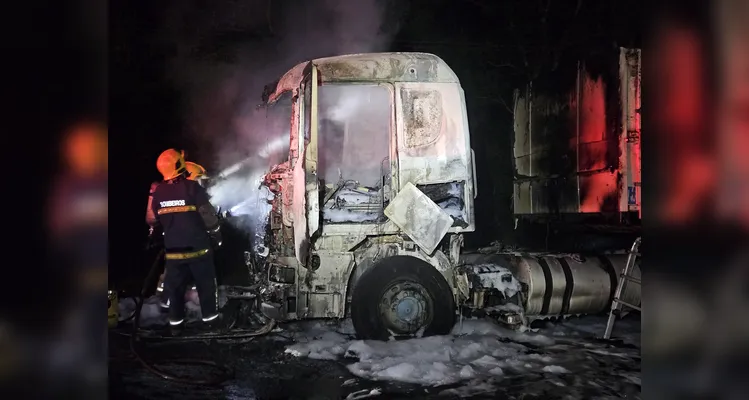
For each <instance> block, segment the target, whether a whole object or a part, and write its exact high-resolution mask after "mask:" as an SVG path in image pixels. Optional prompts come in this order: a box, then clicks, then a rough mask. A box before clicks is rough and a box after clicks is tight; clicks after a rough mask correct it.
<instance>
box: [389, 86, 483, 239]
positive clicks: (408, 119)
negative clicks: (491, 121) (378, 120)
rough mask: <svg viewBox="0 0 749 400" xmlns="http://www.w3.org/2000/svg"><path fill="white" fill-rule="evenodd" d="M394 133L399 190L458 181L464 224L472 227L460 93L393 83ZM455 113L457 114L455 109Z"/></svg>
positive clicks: (453, 88)
mask: <svg viewBox="0 0 749 400" xmlns="http://www.w3.org/2000/svg"><path fill="white" fill-rule="evenodd" d="M395 86H396V115H399V116H402V118H398V119H397V120H396V135H397V138H396V140H397V147H398V167H399V169H398V173H399V177H398V181H399V184H400V188H401V189H402V188H404V187H405V185H406V184H408V183H412V184H414V185H418V186H425V185H433V184H444V183H450V182H463V185H464V190H463V194H462V196H463V198H462V199H461V200H462V203H463V205H464V216H465V221H464V222H465V224H459V225H455V226H454V227H452V228H451V232H457V231H473V230H474V226H475V223H474V210H473V198H474V195H473V194H474V187H473V184H474V177H473V164H472V160H471V148H470V138H469V133H468V118H467V114H466V110H465V102H464V97H463V91H462V89H461V88H460V86H459V85H456V84H448V83H430V84H423V83H397V84H396V85H395ZM458 110H459V112H456V111H458Z"/></svg>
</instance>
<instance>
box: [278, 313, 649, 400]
mask: <svg viewBox="0 0 749 400" xmlns="http://www.w3.org/2000/svg"><path fill="white" fill-rule="evenodd" d="M620 322H624V321H620ZM600 323H601V321H600V318H599V317H592V318H590V319H586V318H578V319H572V320H570V321H567V322H564V323H562V324H551V323H549V326H548V327H546V328H542V329H541V330H539V332H540V334H534V333H530V332H517V331H513V330H509V329H507V328H504V327H502V326H500V325H498V324H497V323H495V322H493V321H490V320H486V319H482V320H473V319H472V320H463V321H462V322H459V323H458V324H456V325H455V327H454V328H453V330H452V332H451V334H450V335H445V336H432V337H426V338H418V339H410V340H401V341H388V342H381V341H369V340H365V341H362V340H353V326H352V325H351V323H350V320H345V321H344V322H343V323H342V324H340V325H331V324H330V323H326V322H318V321H314V322H312V321H310V322H306V323H302V324H296V325H295V327H294V328H289V329H290V330H287V331H286V332H285V334H286V338H290V339H293V340H294V341H295V342H296V343H294V344H292V345H290V346H287V348H286V353H287V354H290V355H293V356H296V357H308V358H313V359H321V360H341V361H343V362H345V363H347V368H348V370H349V371H350V372H351V373H352V374H353V375H355V376H357V377H359V378H363V379H367V380H373V381H394V382H404V383H413V384H419V385H423V386H427V387H429V386H431V387H434V386H443V385H452V384H459V385H460V386H458V387H456V388H452V389H447V390H442V391H441V392H440V393H442V394H450V395H459V396H473V395H478V394H482V393H495V392H496V390H497V388H498V387H501V385H502V380H503V379H504V378H505V377H507V376H512V375H542V376H543V377H544V378H543V379H544V381H545V382H547V383H548V384H553V385H554V386H557V387H565V386H568V385H569V379H570V378H565V377H569V376H573V377H574V376H575V374H577V373H582V372H585V371H587V370H589V369H593V370H594V373H602V372H600V369H599V365H598V362H597V361H595V360H594V358H605V359H608V360H610V361H616V360H617V359H625V358H628V357H629V358H631V357H633V356H634V357H637V356H639V350H637V349H629V350H627V349H616V348H612V347H610V346H607V345H605V344H597V343H593V342H590V341H588V339H587V338H588V337H590V336H600V335H601V334H602V333H603V330H602V329H601V330H600V331H599V330H596V329H597V328H599V326H600ZM303 324H306V326H305V327H301V326H302V325H303ZM622 325H624V324H622ZM638 331H639V329H638ZM587 332H591V334H587V335H586V333H587ZM615 333H616V331H615ZM619 333H620V334H621V333H622V331H621V330H619ZM627 335H633V334H627ZM583 336H585V337H583ZM604 373H605V372H604ZM616 379H617V380H619V381H621V383H622V384H624V383H627V382H629V383H631V384H637V385H639V373H630V375H628V376H626V378H622V377H617V378H616ZM609 386H610V383H609Z"/></svg>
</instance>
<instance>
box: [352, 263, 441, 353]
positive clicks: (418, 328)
mask: <svg viewBox="0 0 749 400" xmlns="http://www.w3.org/2000/svg"><path fill="white" fill-rule="evenodd" d="M351 320H352V322H353V324H354V329H355V330H356V334H357V336H358V337H359V338H360V339H373V340H388V339H389V338H390V337H393V336H395V337H416V336H419V335H423V336H431V335H446V334H448V333H450V330H452V328H453V326H454V325H455V300H454V299H453V293H452V290H451V289H450V285H449V284H448V283H447V281H446V280H445V278H444V277H443V276H442V274H440V273H439V271H437V270H436V269H435V268H434V267H433V266H431V265H429V264H428V263H426V262H425V261H423V260H420V259H418V258H415V257H409V256H395V257H389V258H386V259H384V260H381V261H379V262H377V263H376V264H374V265H373V266H371V267H370V268H369V269H368V270H367V271H366V272H364V274H362V276H361V277H360V278H359V280H358V281H357V283H356V286H355V287H354V293H353V295H352V297H351Z"/></svg>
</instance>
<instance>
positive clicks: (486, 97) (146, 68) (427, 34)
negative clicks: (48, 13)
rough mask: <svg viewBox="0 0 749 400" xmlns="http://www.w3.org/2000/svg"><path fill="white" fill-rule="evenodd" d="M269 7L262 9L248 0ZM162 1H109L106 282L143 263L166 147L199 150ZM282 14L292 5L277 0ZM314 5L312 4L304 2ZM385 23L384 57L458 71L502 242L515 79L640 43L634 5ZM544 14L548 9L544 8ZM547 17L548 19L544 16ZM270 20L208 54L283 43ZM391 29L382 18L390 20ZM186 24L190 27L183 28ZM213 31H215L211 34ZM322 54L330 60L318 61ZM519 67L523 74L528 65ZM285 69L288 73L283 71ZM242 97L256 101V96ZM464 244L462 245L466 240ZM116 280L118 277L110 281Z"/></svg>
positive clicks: (485, 7) (492, 223)
mask: <svg viewBox="0 0 749 400" xmlns="http://www.w3.org/2000/svg"><path fill="white" fill-rule="evenodd" d="M256 1H257V2H263V3H265V2H267V0H256ZM175 2H177V3H179V2H180V0H173V1H171V2H170V1H162V2H130V1H124V0H118V1H114V2H112V3H110V72H109V74H110V89H109V94H110V108H109V109H110V138H111V139H110V166H111V169H110V171H111V172H110V182H111V183H110V201H112V202H114V201H116V204H117V210H115V209H114V207H113V208H112V210H111V211H112V212H111V213H110V232H111V233H110V235H111V236H110V260H111V261H110V275H115V276H116V275H119V274H121V273H122V272H121V271H124V270H131V271H140V272H138V274H142V273H144V272H142V271H145V270H146V269H147V268H148V266H147V264H148V262H147V260H144V254H143V253H144V252H143V251H142V249H143V245H144V243H145V238H146V232H147V228H146V226H145V224H144V222H143V213H144V207H145V202H146V196H147V190H148V187H149V184H150V182H151V181H153V180H156V179H158V173H157V171H156V168H155V161H156V157H157V156H158V154H159V153H160V152H161V151H162V150H164V149H166V148H168V147H177V148H184V149H186V150H187V152H188V154H190V153H194V152H197V153H199V149H196V148H195V142H194V140H192V138H191V137H189V135H187V134H185V133H184V132H185V131H186V130H185V126H184V124H183V121H184V120H185V118H184V115H182V114H181V113H182V112H183V108H181V106H180V104H181V103H180V102H184V98H185V95H186V94H185V93H183V92H180V90H179V89H178V88H177V87H175V85H174V84H173V81H170V80H169V79H168V75H169V74H171V73H173V71H170V69H169V68H168V67H167V61H168V60H169V58H170V56H171V54H172V53H173V48H170V47H169V46H168V45H164V42H163V41H159V40H158V39H159V38H160V35H161V33H160V32H162V31H161V30H160V29H162V27H163V25H164V23H165V22H164V18H165V15H166V12H165V10H164V8H163V7H164V5H165V4H168V3H173V4H175ZM223 2H225V1H224V0H215V1H202V2H201V1H197V2H192V3H196V4H198V5H200V7H199V8H196V9H195V10H197V11H196V12H194V15H196V16H197V17H195V18H199V19H203V20H205V18H209V16H210V15H211V12H212V11H211V10H212V8H213V7H214V6H215V4H217V3H223ZM273 2H274V5H273V6H274V11H275V12H276V13H283V12H284V10H286V7H288V6H289V4H291V3H292V2H291V1H282V0H273ZM307 3H308V7H309V6H310V4H313V5H314V4H317V3H316V2H315V1H311V0H310V1H309V2H307ZM390 3H392V4H397V5H398V7H397V8H391V10H390V11H389V14H390V15H391V16H400V18H397V20H398V21H400V29H399V31H398V33H397V35H395V37H394V38H393V41H392V44H391V46H390V48H389V50H391V51H423V52H430V53H434V54H437V55H438V56H440V57H441V58H443V59H444V60H445V61H446V62H447V63H448V64H449V65H450V66H451V67H452V68H453V69H454V70H455V72H456V73H457V74H458V76H459V77H460V79H461V82H462V85H463V88H464V90H465V92H466V101H467V103H468V119H469V124H470V129H471V140H472V147H473V148H474V149H475V150H476V157H477V169H478V180H479V186H480V189H479V193H480V196H479V199H478V200H477V202H478V203H477V215H476V217H477V221H479V223H480V224H479V226H478V230H479V235H476V237H477V238H481V239H482V241H484V242H488V241H490V240H492V239H494V238H501V237H502V236H503V235H506V230H504V231H503V229H502V228H501V227H502V226H509V225H511V218H510V206H511V203H510V201H511V194H512V185H511V179H512V175H511V164H510V157H511V154H512V153H511V151H512V150H511V147H510V146H511V139H510V134H511V131H512V124H511V115H510V113H509V112H508V111H507V109H506V107H505V105H504V104H503V101H504V103H507V104H510V102H511V98H512V97H511V91H512V89H513V88H515V87H517V86H519V85H521V84H522V83H523V81H524V80H525V79H526V78H527V77H530V76H533V75H534V74H537V73H539V72H541V71H543V70H545V69H547V68H549V67H550V66H551V65H553V64H554V58H555V57H559V58H560V59H566V58H568V57H575V56H576V54H580V53H582V52H585V53H588V54H589V53H591V52H597V51H598V52H600V51H603V50H607V49H608V50H610V49H612V48H614V47H615V46H616V45H625V46H626V45H632V44H635V45H639V35H640V29H641V22H640V21H641V20H642V18H641V17H640V16H641V14H640V13H641V10H642V2H641V1H600V0H581V1H579V2H578V1H577V0H567V1H543V0H541V1H539V0H511V1H491V0H489V1H479V0H462V1H461V0H410V1H407V0H402V1H400V2H398V1H393V0H390ZM546 7H548V11H544V9H545V8H546ZM544 16H545V17H544ZM282 17H283V16H278V15H274V16H272V17H271V21H272V22H273V23H272V24H271V25H272V27H271V28H270V29H269V28H268V27H267V25H266V26H265V27H262V26H261V27H259V28H256V29H254V30H253V31H251V32H236V31H235V32H232V36H227V35H216V36H215V38H214V39H212V40H208V41H207V42H205V43H206V46H208V47H211V46H215V48H216V49H224V50H226V49H227V47H228V49H229V50H228V53H231V49H232V45H233V44H232V43H229V44H227V42H229V41H230V39H231V40H235V41H239V42H244V43H245V44H247V43H249V42H252V41H253V40H254V41H258V42H260V41H262V42H263V43H273V41H274V40H276V39H275V38H276V37H278V36H281V35H283V32H279V30H280V28H279V27H278V24H276V23H275V20H276V19H278V18H282ZM391 22H392V18H391V21H388V23H391ZM187 25H188V26H189V23H188V24H187ZM219 30H220V27H219ZM325 55H327V54H325ZM526 60H527V66H526V63H525V61H526ZM292 66H293V65H288V68H290V67H292ZM249 95H250V96H255V97H257V98H258V99H259V98H260V93H251V94H249ZM469 242H470V239H469ZM118 271H120V272H118Z"/></svg>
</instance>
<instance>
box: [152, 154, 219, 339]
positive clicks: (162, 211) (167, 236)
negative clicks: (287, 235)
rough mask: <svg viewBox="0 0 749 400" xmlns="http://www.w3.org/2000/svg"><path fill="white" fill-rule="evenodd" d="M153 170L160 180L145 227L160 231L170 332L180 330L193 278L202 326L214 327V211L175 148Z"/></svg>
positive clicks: (216, 225) (216, 318)
mask: <svg viewBox="0 0 749 400" xmlns="http://www.w3.org/2000/svg"><path fill="white" fill-rule="evenodd" d="M156 168H157V169H158V170H159V172H160V173H161V175H162V176H163V177H164V180H163V182H161V183H159V185H158V186H157V187H156V189H155V190H154V192H153V200H152V207H151V212H150V213H148V223H149V225H155V224H156V223H158V224H159V225H161V227H162V229H163V231H164V249H165V251H166V254H165V259H166V262H165V270H166V274H165V279H166V282H165V286H166V287H167V288H168V289H169V290H168V292H169V306H170V307H169V325H170V326H171V328H172V331H173V333H178V332H179V331H180V328H181V327H182V326H183V325H184V318H185V291H186V289H187V285H188V282H189V281H190V278H192V279H194V280H195V284H196V287H197V290H198V296H199V297H200V308H201V312H202V315H203V321H204V322H206V323H208V325H209V326H212V327H216V326H218V325H219V324H220V323H221V318H220V317H219V312H218V292H217V287H216V270H215V267H214V264H213V249H212V247H213V246H212V242H213V243H218V245H220V243H221V231H220V224H219V219H218V217H217V215H216V214H217V213H216V209H215V208H214V207H213V205H211V203H210V201H209V198H208V193H207V192H206V190H205V189H204V188H203V187H202V186H200V184H198V183H197V182H196V181H192V180H189V179H187V169H186V163H185V160H184V156H183V154H182V153H180V152H178V151H177V150H174V149H169V150H166V151H164V152H163V153H161V155H159V158H158V160H157V161H156Z"/></svg>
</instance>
